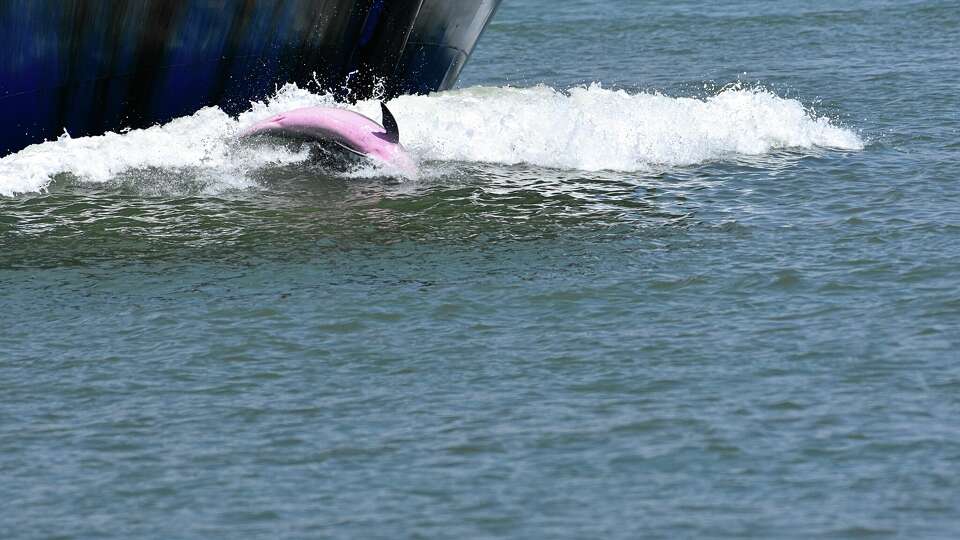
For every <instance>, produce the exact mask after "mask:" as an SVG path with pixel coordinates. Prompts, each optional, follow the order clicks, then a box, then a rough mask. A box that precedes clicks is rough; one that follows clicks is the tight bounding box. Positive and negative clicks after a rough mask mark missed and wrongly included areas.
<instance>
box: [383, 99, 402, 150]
mask: <svg viewBox="0 0 960 540" xmlns="http://www.w3.org/2000/svg"><path fill="white" fill-rule="evenodd" d="M380 111H381V112H382V113H383V128H384V129H386V130H387V136H386V139H387V140H388V141H389V142H392V143H394V144H400V126H398V125H397V119H396V118H394V117H393V113H391V112H390V109H388V108H387V104H386V103H384V102H382V101H381V102H380Z"/></svg>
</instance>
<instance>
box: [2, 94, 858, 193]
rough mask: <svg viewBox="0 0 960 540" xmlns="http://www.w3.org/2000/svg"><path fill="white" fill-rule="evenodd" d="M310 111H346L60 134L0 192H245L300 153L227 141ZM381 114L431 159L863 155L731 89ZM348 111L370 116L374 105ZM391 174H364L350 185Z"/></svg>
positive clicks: (457, 103) (433, 103)
mask: <svg viewBox="0 0 960 540" xmlns="http://www.w3.org/2000/svg"><path fill="white" fill-rule="evenodd" d="M317 105H323V106H346V105H337V104H336V102H335V100H334V98H333V96H332V95H329V94H318V93H312V92H310V91H308V90H305V89H301V88H298V87H296V86H294V85H287V86H285V87H283V88H281V89H280V90H278V92H277V93H276V94H275V95H274V96H272V97H271V98H270V99H269V100H266V101H263V102H256V103H252V104H251V107H250V109H249V110H248V111H247V112H245V113H243V114H241V115H240V116H239V117H237V118H233V117H231V116H229V115H227V114H226V113H224V112H223V111H221V110H220V109H218V108H206V109H202V110H200V111H198V112H197V113H195V114H193V115H190V116H186V117H183V118H179V119H176V120H174V121H172V122H170V123H168V124H165V125H162V126H154V127H150V128H147V129H140V130H131V131H127V132H123V133H107V134H105V135H102V136H96V137H82V138H71V137H69V136H68V135H65V136H63V137H61V138H60V139H58V140H56V141H50V142H46V143H42V144H38V145H34V146H31V147H29V148H27V149H25V150H23V151H21V152H19V153H16V154H13V155H10V156H6V157H4V158H2V159H0V195H6V196H10V195H14V194H17V193H27V192H37V191H43V190H45V189H46V188H47V187H48V186H49V184H50V182H51V179H52V178H53V177H55V176H57V175H62V174H69V175H71V176H72V177H74V178H76V179H78V180H79V181H81V182H86V183H105V182H110V181H114V180H116V179H118V178H120V177H122V176H124V175H129V174H130V172H131V171H138V170H145V169H153V170H175V171H182V170H193V171H198V172H197V174H198V176H200V177H202V178H203V186H204V190H206V191H213V192H216V191H222V190H224V189H237V188H246V187H251V186H254V185H256V181H255V180H254V175H253V173H254V172H255V171H257V170H258V169H262V168H264V167H269V166H285V165H291V164H296V163H300V162H303V161H305V160H307V159H309V152H306V151H303V150H302V149H301V150H297V149H291V148H288V147H284V146H278V145H243V144H237V142H236V136H237V134H238V133H239V132H241V131H242V130H243V129H245V128H247V127H249V126H250V125H252V124H253V123H255V122H257V121H259V120H262V119H263V118H265V117H267V116H270V115H272V114H277V113H280V112H283V111H286V110H290V109H294V108H299V107H308V106H317ZM390 107H391V110H393V112H394V114H395V115H396V117H397V120H398V121H399V123H400V126H401V132H402V136H403V142H404V144H405V145H406V146H407V147H408V148H409V149H410V150H411V151H412V153H413V154H414V155H415V156H416V157H417V158H419V159H421V160H431V161H462V162H488V163H499V164H511V165H514V164H530V165H536V166H542V167H553V168H560V169H580V170H589V171H595V170H616V171H642V170H649V169H651V168H655V167H657V166H663V165H667V166H677V165H695V164H698V163H703V162H708V161H716V160H724V159H736V158H738V157H742V156H744V155H762V154H765V153H768V152H771V151H776V150H782V149H790V148H797V149H814V148H836V149H844V150H859V149H862V148H863V141H862V140H861V139H860V137H858V136H857V134H856V133H854V132H853V131H851V130H848V129H845V128H843V127H841V126H838V125H836V124H835V123H833V122H831V121H830V120H829V119H827V118H824V117H818V116H816V115H814V114H812V113H811V112H809V111H808V110H807V109H805V108H804V106H803V104H802V103H800V102H799V101H796V100H792V99H786V98H782V97H779V96H777V95H775V94H773V93H772V92H770V91H767V90H764V89H744V88H740V87H731V88H727V89H724V90H721V91H720V92H718V93H717V94H716V95H714V96H711V97H708V98H706V99H697V98H684V97H669V96H665V95H660V94H650V93H630V92H626V91H623V90H610V89H605V88H603V87H602V86H600V85H598V84H594V85H591V86H589V87H582V88H574V89H571V90H568V91H559V90H556V89H553V88H550V87H546V86H537V87H533V88H509V87H508V88H493V87H475V88H468V89H464V90H458V91H452V92H443V93H437V94H432V95H429V96H403V97H400V98H397V99H395V100H393V101H392V102H391V103H390ZM350 108H352V109H353V110H355V111H357V112H360V113H361V114H365V115H367V116H370V117H371V118H374V119H379V104H378V102H377V101H375V100H368V101H362V102H359V103H357V104H356V105H354V106H350ZM389 174H391V172H390V171H384V170H382V169H380V168H377V167H364V168H362V169H360V170H358V171H353V172H351V173H350V176H351V177H357V176H381V175H389Z"/></svg>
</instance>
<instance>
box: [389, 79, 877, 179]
mask: <svg viewBox="0 0 960 540" xmlns="http://www.w3.org/2000/svg"><path fill="white" fill-rule="evenodd" d="M391 106H392V107H393V109H394V110H393V112H394V113H395V115H396V116H397V119H398V121H399V123H400V126H401V133H402V135H403V137H404V141H405V144H406V145H407V146H408V147H410V148H411V149H412V150H414V151H415V152H416V153H417V154H419V156H420V157H421V158H422V159H431V160H444V161H447V160H459V161H485V162H494V163H504V164H519V163H528V164H534V165H539V166H544V167H556V168H565V169H582V170H591V171H594V170H619V171H637V170H646V169H649V168H650V167H651V166H656V165H693V164H697V163H702V162H705V161H711V160H718V159H724V158H728V157H732V156H736V155H757V154H764V153H767V152H770V151H772V150H777V149H784V148H814V147H827V148H836V149H845V150H860V149H862V148H863V141H862V140H861V139H860V138H859V137H858V136H857V135H856V134H855V133H854V132H852V131H850V130H847V129H844V128H842V127H838V126H836V125H834V124H833V123H831V122H830V120H828V119H827V118H817V117H814V116H812V115H811V114H810V113H809V112H808V111H807V110H806V109H804V107H803V105H802V104H801V103H800V102H799V101H796V100H793V99H785V98H781V97H778V96H776V95H775V94H773V93H771V92H769V91H766V90H755V89H741V88H728V89H726V90H723V91H721V92H720V93H718V94H717V95H714V96H712V97H709V98H707V99H696V98H676V97H668V96H664V95H659V94H648V93H634V94H631V93H628V92H625V91H622V90H609V89H604V88H602V87H601V86H600V85H597V84H594V85H591V86H589V87H586V88H574V89H572V90H569V91H567V92H559V91H556V90H554V89H552V88H549V87H545V86H538V87H534V88H483V87H478V88H470V89H466V90H460V91H454V92H446V93H440V94H434V95H431V96H426V97H424V96H405V97H401V98H398V99H397V100H395V101H394V102H393V104H392V105H391Z"/></svg>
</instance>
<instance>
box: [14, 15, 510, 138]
mask: <svg viewBox="0 0 960 540" xmlns="http://www.w3.org/2000/svg"><path fill="white" fill-rule="evenodd" d="M500 1H501V0H358V1H355V0H137V1H127V0H119V1H118V0H0V28H2V30H3V32H2V33H0V49H2V52H0V155H5V154H8V153H10V152H14V151H17V150H20V149H22V148H24V147H26V146H28V145H30V144H33V143H36V142H42V141H44V140H49V139H52V138H56V137H58V136H60V135H61V134H63V132H64V130H66V131H67V132H69V133H70V135H71V136H75V137H76V136H85V135H95V134H100V133H104V132H106V131H116V130H119V129H122V128H128V127H129V128H139V127H146V126H149V125H153V124H156V123H161V122H166V121H168V120H171V119H173V118H176V117H178V116H183V115H186V114H190V113H192V112H194V111H196V110H197V109H199V108H201V107H204V106H209V105H218V106H220V107H222V108H223V109H224V110H226V111H228V112H231V113H237V112H240V111H241V110H243V109H245V108H246V107H247V106H248V105H249V103H250V101H251V100H255V99H261V98H263V97H265V96H267V95H269V94H271V93H272V92H274V91H275V89H276V88H277V87H278V86H279V85H282V84H284V83H287V82H295V83H297V84H298V85H300V86H301V87H309V88H311V89H323V90H328V91H332V92H335V93H337V95H338V96H339V97H340V98H342V99H347V100H354V99H362V98H366V97H369V96H370V95H372V94H373V93H374V92H375V91H377V90H378V89H379V88H382V90H383V91H385V93H386V96H387V97H391V96H395V95H399V94H406V93H425V92H430V91H435V90H445V89H448V88H450V87H451V86H452V85H453V84H454V83H455V82H456V80H457V78H458V77H459V74H460V70H461V69H462V68H463V65H464V64H465V63H466V61H467V59H468V58H469V56H470V53H471V52H472V51H473V48H474V45H475V44H476V42H477V39H478V38H479V36H480V34H481V33H482V31H483V29H484V27H485V26H486V24H487V22H488V21H489V20H490V18H491V17H492V16H493V14H494V12H495V11H496V9H497V6H498V5H499V3H500Z"/></svg>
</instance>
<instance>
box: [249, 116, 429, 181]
mask: <svg viewBox="0 0 960 540" xmlns="http://www.w3.org/2000/svg"><path fill="white" fill-rule="evenodd" d="M380 110H381V112H382V114H383V125H382V126H381V125H380V124H378V123H377V122H375V121H374V120H372V119H370V118H367V117H366V116H364V115H362V114H360V113H355V112H353V111H348V110H346V109H338V108H336V107H306V108H303V109H294V110H292V111H287V112H285V113H281V114H278V115H276V116H273V117H271V118H268V119H266V120H264V121H262V122H258V123H256V124H254V125H253V126H251V127H250V128H248V129H246V130H245V131H243V132H242V133H241V134H240V137H241V138H249V137H257V136H262V135H270V136H275V137H283V138H293V139H308V140H315V141H319V142H332V143H334V144H336V145H337V146H339V147H341V148H342V149H344V150H346V151H348V152H350V153H353V154H357V155H360V156H364V157H368V158H371V159H373V160H374V161H379V162H381V163H385V164H387V165H390V166H392V167H395V168H397V169H399V170H400V171H402V172H404V173H407V174H414V173H416V170H417V166H416V163H415V162H414V161H413V159H412V158H411V157H410V155H409V154H408V153H407V151H406V150H405V149H404V148H403V145H401V144H400V128H399V126H398V125H397V120H396V119H395V118H394V117H393V114H392V113H391V112H390V109H388V108H387V105H386V104H385V103H383V102H380Z"/></svg>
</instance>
